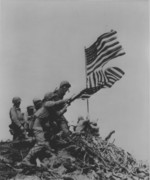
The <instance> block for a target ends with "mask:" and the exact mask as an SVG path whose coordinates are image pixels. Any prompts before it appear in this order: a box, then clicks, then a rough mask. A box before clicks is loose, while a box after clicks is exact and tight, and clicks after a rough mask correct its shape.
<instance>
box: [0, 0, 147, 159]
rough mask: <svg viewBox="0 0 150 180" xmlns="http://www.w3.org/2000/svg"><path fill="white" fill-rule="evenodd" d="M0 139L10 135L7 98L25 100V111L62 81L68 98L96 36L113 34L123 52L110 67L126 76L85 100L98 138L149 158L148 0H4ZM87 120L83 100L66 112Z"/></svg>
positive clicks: (78, 86)
mask: <svg viewBox="0 0 150 180" xmlns="http://www.w3.org/2000/svg"><path fill="white" fill-rule="evenodd" d="M0 15H1V19H0V25H1V26H0V27H1V29H0V37H1V43H0V45H1V50H2V51H1V52H2V53H1V59H0V88H1V89H0V109H1V111H0V123H1V125H0V139H3V140H4V139H8V138H11V136H10V133H9V129H8V125H9V124H10V119H9V110H10V108H11V106H12V102H11V101H12V98H13V97H14V96H20V97H21V98H22V104H21V109H22V111H23V112H24V111H25V109H26V107H27V106H28V105H32V99H33V98H34V97H39V98H41V99H42V98H43V96H44V94H45V93H46V92H48V91H52V90H54V89H55V88H56V87H57V86H59V83H60V82H61V81H62V80H68V81H69V82H70V83H71V84H72V87H71V89H70V93H69V94H67V96H66V97H69V96H71V95H73V94H74V93H77V92H79V91H80V90H82V88H84V87H85V54H84V48H85V47H89V46H90V45H91V44H92V43H93V42H94V41H95V40H96V39H97V37H98V36H100V35H101V34H103V33H105V32H108V31H110V30H111V29H113V30H116V31H117V32H118V33H117V37H118V40H119V41H120V43H121V44H122V46H123V48H124V51H125V52H126V55H124V56H121V57H118V58H117V59H115V60H113V61H112V62H110V63H108V66H110V67H111V66H117V67H119V68H121V69H122V70H123V71H125V75H124V76H123V78H122V79H121V80H120V81H118V82H117V83H116V84H115V85H114V86H113V87H112V88H110V89H103V90H101V91H99V92H98V93H97V94H95V95H93V96H92V97H91V98H90V116H91V119H92V120H94V119H97V118H98V124H99V126H100V133H101V136H102V137H103V138H105V136H106V135H108V134H109V132H110V131H111V130H115V131H116V133H115V134H114V135H113V136H112V138H111V141H113V140H114V139H115V144H116V145H117V146H119V147H122V148H123V149H125V150H127V151H129V152H130V153H132V154H133V155H134V156H135V157H136V158H137V159H143V160H146V159H148V141H149V136H148V128H149V123H148V119H149V108H150V107H149V92H148V88H149V87H148V86H149V84H148V70H149V64H148V50H149V44H148V39H149V34H148V33H149V31H148V28H149V26H148V1H147V0H136V1H134V0H130V1H128V0H126V1H125V0H118V1H117V0H113V1H112V0H110V1H108V0H105V1H100V0H99V1H93V0H91V1H85V0H84V1H76V2H75V1H67V0H66V1H65V0H64V1H50V0H49V1H48V0H45V1H44V0H43V1H42V0H30V1H28V0H1V13H0ZM80 115H84V116H85V115H86V101H82V100H76V101H75V102H73V104H72V105H71V106H70V107H69V108H68V111H67V113H66V115H65V116H66V117H67V119H68V121H69V123H70V124H73V123H74V124H75V123H76V122H77V117H78V116H80Z"/></svg>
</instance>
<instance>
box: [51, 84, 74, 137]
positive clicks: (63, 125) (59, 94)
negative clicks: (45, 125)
mask: <svg viewBox="0 0 150 180" xmlns="http://www.w3.org/2000/svg"><path fill="white" fill-rule="evenodd" d="M70 87H71V84H70V83H69V82H68V81H62V82H61V83H60V86H59V88H58V89H56V90H55V91H54V94H55V98H54V100H55V101H58V100H62V99H63V97H64V96H65V95H66V93H67V92H69V88H70ZM58 108H60V109H61V108H62V106H59V107H58ZM57 122H58V127H59V129H60V131H62V132H63V135H64V136H67V135H68V134H69V126H68V121H67V119H66V118H65V117H64V116H63V115H62V116H60V117H59V119H58V120H57Z"/></svg>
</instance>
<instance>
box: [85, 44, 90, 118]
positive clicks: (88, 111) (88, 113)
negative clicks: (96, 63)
mask: <svg viewBox="0 0 150 180" xmlns="http://www.w3.org/2000/svg"><path fill="white" fill-rule="evenodd" d="M85 49H86V47H84V53H85ZM86 61H87V60H86V55H85V78H86V88H88V79H87V63H86ZM86 101H87V118H88V119H90V110H89V99H87V100H86Z"/></svg>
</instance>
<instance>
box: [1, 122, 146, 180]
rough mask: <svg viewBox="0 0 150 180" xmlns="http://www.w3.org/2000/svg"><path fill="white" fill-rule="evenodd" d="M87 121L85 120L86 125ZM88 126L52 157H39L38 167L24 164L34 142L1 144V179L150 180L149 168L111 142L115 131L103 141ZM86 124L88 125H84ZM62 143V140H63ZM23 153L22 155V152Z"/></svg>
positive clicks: (75, 134)
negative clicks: (23, 161)
mask: <svg viewBox="0 0 150 180" xmlns="http://www.w3.org/2000/svg"><path fill="white" fill-rule="evenodd" d="M87 122H88V121H86V123H87ZM91 124H92V123H89V122H88V124H86V126H83V124H82V127H83V128H80V129H81V131H79V128H77V132H76V131H75V132H72V133H71V135H70V136H68V137H66V138H65V139H63V140H64V141H65V142H67V143H66V145H65V146H63V147H62V148H60V149H59V150H57V151H55V152H53V153H52V155H51V156H50V157H46V156H45V157H43V158H42V159H41V157H38V158H37V159H36V164H35V166H33V167H31V166H28V165H24V164H22V165H21V166H19V167H18V166H16V164H17V163H20V162H21V161H22V157H21V156H23V157H25V156H26V154H27V153H28V151H29V149H30V148H31V147H32V146H33V145H34V143H33V141H31V140H25V141H20V142H12V141H9V142H1V143H0V179H1V180H6V179H10V180H27V179H28V180H48V179H52V180H108V179H112V180H120V179H123V180H130V179H132V180H136V179H137V180H138V179H141V180H148V179H149V165H148V164H144V163H143V164H142V163H141V162H140V163H139V162H138V161H137V160H136V159H135V158H134V157H133V156H132V155H131V154H130V153H129V152H125V150H123V149H122V148H120V147H117V146H116V145H115V144H114V142H113V143H111V142H109V141H108V140H109V139H110V138H111V136H112V134H113V133H114V131H112V132H110V133H109V135H108V136H107V137H106V138H105V139H104V140H103V139H102V137H101V136H100V134H99V133H97V132H98V131H97V130H96V133H95V131H92V129H91V127H93V124H92V126H90V125H91ZM84 125H85V123H84ZM60 140H61V138H60ZM19 152H21V153H19Z"/></svg>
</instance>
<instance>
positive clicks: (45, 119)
mask: <svg viewBox="0 0 150 180" xmlns="http://www.w3.org/2000/svg"><path fill="white" fill-rule="evenodd" d="M64 103H65V101H64V100H60V101H56V102H53V101H46V102H45V103H44V104H43V106H42V107H41V108H40V109H39V110H38V111H37V112H36V113H35V114H34V115H35V121H34V125H33V133H34V136H35V140H36V143H35V145H34V147H33V148H32V149H31V150H30V151H29V153H28V155H27V156H26V157H25V158H24V160H23V163H30V162H32V160H33V159H34V160H35V159H36V157H37V156H38V155H39V154H41V153H42V154H43V153H45V152H47V151H51V148H50V145H49V138H50V136H51V135H52V134H53V132H51V130H54V129H53V128H52V127H51V123H52V121H54V120H55V119H56V118H57V117H58V116H59V115H60V114H61V113H63V112H62V111H59V112H57V111H56V109H57V107H58V106H59V105H62V104H64ZM47 132H49V133H48V135H49V138H48V137H47V136H46V133H47Z"/></svg>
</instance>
